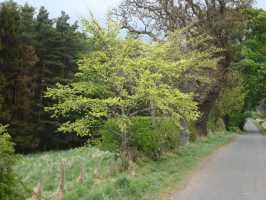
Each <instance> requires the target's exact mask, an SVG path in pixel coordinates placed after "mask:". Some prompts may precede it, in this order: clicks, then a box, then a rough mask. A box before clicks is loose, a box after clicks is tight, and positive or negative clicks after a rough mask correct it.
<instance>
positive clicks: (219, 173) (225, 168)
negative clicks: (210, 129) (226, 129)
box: [171, 120, 266, 200]
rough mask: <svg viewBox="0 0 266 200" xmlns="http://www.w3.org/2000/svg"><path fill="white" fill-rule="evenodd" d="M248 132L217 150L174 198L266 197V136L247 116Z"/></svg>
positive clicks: (247, 199) (246, 199) (249, 199)
mask: <svg viewBox="0 0 266 200" xmlns="http://www.w3.org/2000/svg"><path fill="white" fill-rule="evenodd" d="M246 129H247V130H249V132H248V134H246V135H241V136H240V137H238V138H237V139H236V141H235V142H234V143H232V144H230V145H229V146H227V147H226V148H223V149H222V150H220V151H218V152H217V153H216V154H215V155H214V156H212V157H211V158H210V159H209V160H208V162H206V164H205V165H204V166H203V167H202V168H201V169H200V170H199V171H198V172H197V173H195V174H194V176H193V177H192V178H191V179H190V181H189V182H188V183H187V184H186V186H185V187H184V188H183V189H182V190H179V191H178V192H177V193H176V194H175V195H173V197H172V198H171V200H230V199H232V200H235V199H238V200H242V199H243V200H254V199H256V200H265V196H266V173H265V166H266V157H265V155H266V138H265V136H262V135H261V134H260V133H259V130H258V129H257V128H256V126H255V125H254V123H253V121H252V120H248V122H247V125H246Z"/></svg>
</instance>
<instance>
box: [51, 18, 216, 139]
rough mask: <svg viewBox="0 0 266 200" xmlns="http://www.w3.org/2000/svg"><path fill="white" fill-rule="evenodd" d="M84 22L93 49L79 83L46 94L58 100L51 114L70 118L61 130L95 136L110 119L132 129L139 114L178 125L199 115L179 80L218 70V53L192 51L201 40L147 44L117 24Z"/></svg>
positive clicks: (174, 39) (173, 37) (78, 76)
mask: <svg viewBox="0 0 266 200" xmlns="http://www.w3.org/2000/svg"><path fill="white" fill-rule="evenodd" d="M84 24H85V29H86V32H87V33H86V35H87V43H88V44H90V46H91V47H92V48H91V51H90V52H89V53H88V54H86V55H84V57H83V58H82V59H81V60H80V61H79V72H78V73H77V74H76V76H75V81H73V82H72V83H71V84H68V85H61V84H57V86H56V87H55V88H50V89H49V90H48V92H47V93H46V97H48V98H51V99H53V100H54V101H55V104H53V105H52V106H50V107H47V108H46V110H47V111H49V112H51V113H52V114H53V117H55V118H60V119H63V120H64V123H63V124H62V125H61V127H60V128H59V130H60V131H62V132H65V133H68V132H76V133H77V134H78V135H81V136H85V135H89V134H91V133H92V132H93V130H94V129H95V128H96V127H98V126H100V125H101V124H102V122H104V121H105V120H106V119H109V118H117V119H120V121H121V127H120V128H121V129H126V127H128V124H129V123H130V118H131V117H133V116H136V115H146V116H147V115H148V116H152V118H154V119H155V118H156V117H159V116H168V117H172V118H174V119H175V120H176V122H177V124H179V120H180V119H181V118H185V119H186V120H196V119H197V118H198V117H199V112H198V111H197V104H196V103H195V102H194V101H193V99H192V97H193V95H192V94H190V93H183V92H181V91H180V90H179V89H178V87H177V80H178V79H179V78H180V75H181V74H182V73H183V72H184V71H186V70H188V69H190V68H200V67H206V66H215V65H216V62H217V60H216V59H213V58H212V54H213V53H214V51H215V50H214V49H211V48H210V49H211V50H210V51H209V52H208V50H203V51H199V50H198V51H195V50H189V48H190V47H191V46H192V45H193V43H196V40H197V39H198V38H195V40H194V41H189V42H186V41H185V40H184V37H182V33H181V32H179V33H178V32H176V33H172V34H170V36H169V38H168V40H166V41H164V42H152V43H145V42H143V41H141V40H139V39H134V38H132V37H130V36H128V37H125V38H122V37H120V35H119V32H120V27H119V26H118V25H117V24H114V23H113V22H111V21H109V24H108V27H107V28H104V27H101V26H100V25H99V24H98V22H97V21H96V20H94V19H93V20H91V21H85V22H84Z"/></svg>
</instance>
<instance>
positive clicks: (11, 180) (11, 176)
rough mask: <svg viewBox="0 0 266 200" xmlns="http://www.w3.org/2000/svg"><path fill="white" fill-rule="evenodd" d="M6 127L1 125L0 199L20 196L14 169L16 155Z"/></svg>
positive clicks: (7, 199) (11, 198)
mask: <svg viewBox="0 0 266 200" xmlns="http://www.w3.org/2000/svg"><path fill="white" fill-rule="evenodd" d="M6 128H7V126H3V125H0V199H6V200H13V199H14V200H15V199H16V198H17V197H18V194H17V191H18V190H17V189H18V188H17V182H16V176H15V173H14V171H13V167H14V165H15V162H16V156H15V153H14V146H13V143H12V142H11V138H10V136H9V135H8V133H7V129H6Z"/></svg>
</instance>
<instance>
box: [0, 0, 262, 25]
mask: <svg viewBox="0 0 266 200" xmlns="http://www.w3.org/2000/svg"><path fill="white" fill-rule="evenodd" d="M3 1H4V0H0V2H3ZM15 1H16V2H17V3H19V4H24V3H25V2H28V3H30V4H31V5H33V6H34V7H36V8H38V7H40V6H42V5H43V6H45V7H46V8H47V10H48V11H49V12H50V15H51V17H57V16H59V15H60V13H61V11H62V10H64V11H66V13H67V14H69V15H70V17H71V20H72V21H75V20H78V19H80V18H81V17H89V12H92V13H93V15H94V16H95V17H96V18H97V19H98V20H100V21H103V20H104V19H105V16H106V14H107V12H108V10H111V9H112V8H114V7H115V6H117V5H118V4H119V2H120V1H121V0H15ZM256 6H257V7H259V8H264V9H265V10H266V0H257V5H256Z"/></svg>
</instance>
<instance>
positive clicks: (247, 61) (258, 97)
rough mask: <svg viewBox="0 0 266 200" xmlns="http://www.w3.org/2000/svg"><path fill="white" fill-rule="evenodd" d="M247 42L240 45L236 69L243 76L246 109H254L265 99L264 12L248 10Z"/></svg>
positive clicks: (265, 25)
mask: <svg viewBox="0 0 266 200" xmlns="http://www.w3.org/2000/svg"><path fill="white" fill-rule="evenodd" d="M247 15H248V16H249V23H248V30H249V33H248V35H247V40H246V41H245V42H244V43H243V44H242V58H243V59H242V60H241V61H240V63H239V64H238V69H239V70H240V72H241V73H242V74H243V76H244V78H245V79H244V80H245V82H244V85H245V88H246V90H247V91H248V93H247V97H246V100H245V104H246V105H245V106H246V109H253V108H255V107H256V106H257V105H258V104H259V103H260V101H262V100H263V99H265V98H266V87H265V85H266V52H265V49H266V36H265V34H266V12H265V11H264V10H256V9H249V10H247Z"/></svg>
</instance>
